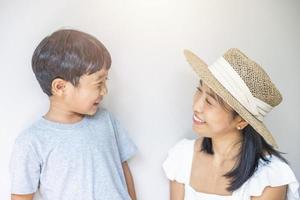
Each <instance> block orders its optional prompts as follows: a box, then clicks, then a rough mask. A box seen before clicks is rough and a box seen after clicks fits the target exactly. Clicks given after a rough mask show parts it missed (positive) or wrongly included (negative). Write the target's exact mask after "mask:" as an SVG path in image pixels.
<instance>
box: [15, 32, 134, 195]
mask: <svg viewBox="0 0 300 200" xmlns="http://www.w3.org/2000/svg"><path fill="white" fill-rule="evenodd" d="M110 65H111V58H110V54H109V52H108V51H107V50H106V48H105V47H104V45H103V44H102V43H101V42H100V41H98V40H97V39H96V38H95V37H93V36H91V35H89V34H86V33H83V32H80V31H76V30H59V31H56V32H54V33H52V34H51V35H50V36H48V37H46V38H45V39H43V40H42V41H41V43H40V44H39V45H38V47H37V48H36V50H35V52H34V54H33V57H32V69H33V71H34V74H35V76H36V78H37V80H38V82H39V84H40V86H41V88H42V90H43V91H44V93H46V94H47V95H48V96H49V99H50V108H49V111H48V112H47V113H46V114H45V116H43V117H41V118H40V119H39V120H38V121H37V122H35V123H34V124H33V125H32V126H31V127H29V128H28V129H26V130H25V131H24V132H23V133H22V134H21V135H20V136H19V137H18V138H17V139H16V143H15V147H14V151H13V154H12V159H11V182H12V185H11V190H12V191H11V193H12V195H11V197H12V200H28V199H30V200H31V199H33V196H34V194H38V195H35V197H39V198H40V199H42V200H69V199H70V200H127V199H136V195H135V189H134V184H133V179H132V176H131V172H130V169H129V167H128V164H127V162H126V161H127V160H128V159H129V158H130V157H132V156H133V155H134V154H135V153H136V146H135V145H134V143H133V142H132V141H131V140H130V138H129V137H128V136H127V134H126V132H125V130H124V129H123V128H122V127H121V125H120V124H119V123H118V121H116V120H115V119H114V118H113V116H112V115H111V114H110V113H109V112H108V111H106V110H105V109H103V108H101V109H99V110H98V107H99V104H100V103H101V101H102V98H103V97H104V96H105V95H106V94H107V88H106V80H107V75H108V71H109V68H110Z"/></svg>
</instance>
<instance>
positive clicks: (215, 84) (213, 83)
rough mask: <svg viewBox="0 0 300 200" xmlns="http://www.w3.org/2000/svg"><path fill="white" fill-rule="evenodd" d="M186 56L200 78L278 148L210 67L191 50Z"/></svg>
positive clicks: (266, 131) (264, 129) (261, 125)
mask: <svg viewBox="0 0 300 200" xmlns="http://www.w3.org/2000/svg"><path fill="white" fill-rule="evenodd" d="M184 55H185V57H186V59H187V61H188V62H189V64H190V65H191V66H192V68H193V70H194V71H195V72H196V74H197V75H198V76H199V78H200V79H201V80H202V81H203V82H204V83H205V84H206V85H207V86H208V87H209V88H211V89H212V90H213V91H214V92H215V93H216V94H217V95H218V96H220V97H221V98H222V99H223V100H224V101H225V102H226V103H227V104H228V105H229V106H230V107H232V108H233V109H234V110H235V111H236V112H237V113H238V114H239V115H240V116H241V117H242V118H243V119H244V120H245V121H247V122H248V123H249V124H250V125H251V126H252V127H253V128H254V129H255V130H256V131H257V132H258V133H259V134H260V135H261V136H262V137H263V138H264V139H265V140H266V141H267V142H268V143H269V144H270V145H272V146H273V147H276V148H277V144H276V141H275V139H274V137H273V136H272V134H271V133H270V131H269V130H268V129H267V127H266V126H265V125H264V123H263V122H261V121H260V120H258V119H257V118H256V117H255V116H254V115H252V114H251V113H250V112H249V111H248V110H247V109H246V108H245V107H244V106H242V104H240V103H239V101H237V100H236V99H235V98H234V97H233V96H232V95H231V94H230V93H229V92H228V90H227V89H226V88H224V86H223V85H222V84H221V83H220V82H219V81H218V80H217V79H216V78H215V77H214V75H213V74H212V73H211V71H210V70H209V69H208V65H207V64H206V63H205V62H204V61H202V60H201V59H200V58H199V57H198V56H197V55H195V54H194V53H192V52H191V51H189V50H184Z"/></svg>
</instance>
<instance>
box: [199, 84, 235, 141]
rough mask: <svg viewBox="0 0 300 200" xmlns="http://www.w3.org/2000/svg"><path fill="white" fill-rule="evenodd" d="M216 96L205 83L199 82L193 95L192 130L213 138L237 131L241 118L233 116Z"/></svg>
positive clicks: (230, 109)
mask: <svg viewBox="0 0 300 200" xmlns="http://www.w3.org/2000/svg"><path fill="white" fill-rule="evenodd" d="M217 98H218V97H217V95H216V94H215V93H214V92H213V91H212V90H211V89H210V88H208V87H207V85H206V84H202V83H201V82H200V85H199V87H198V88H197V91H196V93H195V96H194V104H193V111H194V115H193V130H194V131H195V132H197V133H198V134H199V135H201V136H203V137H209V138H213V137H218V136H221V135H224V134H227V133H234V132H237V131H238V130H237V125H238V123H239V120H240V119H241V118H240V117H239V116H237V117H233V110H232V108H230V107H229V106H228V105H223V104H222V103H221V102H220V101H218V99H217Z"/></svg>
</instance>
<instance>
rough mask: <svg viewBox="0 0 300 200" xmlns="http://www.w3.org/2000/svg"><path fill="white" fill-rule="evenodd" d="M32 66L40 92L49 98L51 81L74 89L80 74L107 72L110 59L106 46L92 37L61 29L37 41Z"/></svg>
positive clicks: (79, 32)
mask: <svg viewBox="0 0 300 200" xmlns="http://www.w3.org/2000/svg"><path fill="white" fill-rule="evenodd" d="M31 64H32V70H33V72H34V74H35V76H36V78H37V80H38V82H39V84H40V86H41V88H42V90H43V91H44V92H45V93H46V94H47V95H48V96H51V95H52V91H51V84H52V81H53V80H54V79H56V78H62V79H64V80H66V81H69V82H71V83H72V84H73V85H74V86H77V85H78V83H79V79H80V77H81V76H82V75H85V74H87V75H88V74H92V73H95V72H97V71H98V70H101V69H102V68H103V67H105V68H106V69H109V68H110V65H111V57H110V54H109V52H108V51H107V49H106V48H105V46H104V45H103V44H102V43H101V42H100V41H99V40H97V39H96V38H95V37H93V36H92V35H89V34H87V33H84V32H81V31H77V30H71V29H62V30H58V31H56V32H54V33H52V34H51V35H50V36H47V37H46V38H44V39H43V40H42V41H41V42H40V44H39V45H38V46H37V48H36V49H35V51H34V53H33V56H32V61H31Z"/></svg>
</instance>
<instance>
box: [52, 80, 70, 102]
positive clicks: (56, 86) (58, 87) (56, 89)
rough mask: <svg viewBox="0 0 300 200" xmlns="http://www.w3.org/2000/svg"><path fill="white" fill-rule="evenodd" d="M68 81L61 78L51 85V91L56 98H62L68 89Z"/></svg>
mask: <svg viewBox="0 0 300 200" xmlns="http://www.w3.org/2000/svg"><path fill="white" fill-rule="evenodd" d="M66 83H67V82H66V81H65V80H63V79H61V78H56V79H54V80H53V81H52V83H51V91H52V94H53V95H54V96H60V97H61V96H62V95H63V94H64V90H65V87H66Z"/></svg>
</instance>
